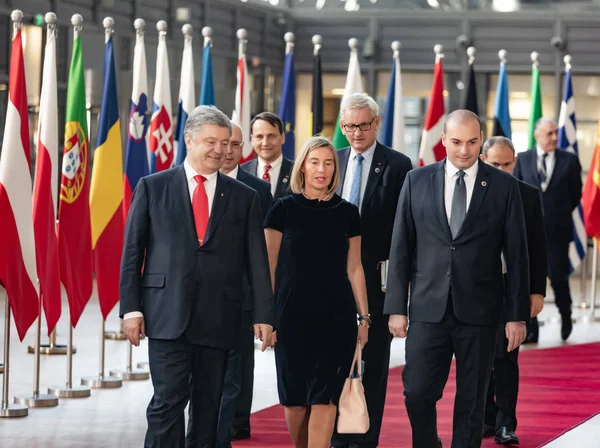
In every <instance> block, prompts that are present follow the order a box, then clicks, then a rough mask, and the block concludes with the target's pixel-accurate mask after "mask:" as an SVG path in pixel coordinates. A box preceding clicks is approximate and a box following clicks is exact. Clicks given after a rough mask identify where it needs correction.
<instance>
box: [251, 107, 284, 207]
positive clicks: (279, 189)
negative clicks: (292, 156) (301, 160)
mask: <svg viewBox="0 0 600 448" xmlns="http://www.w3.org/2000/svg"><path fill="white" fill-rule="evenodd" d="M250 139H251V140H252V148H253V149H254V152H256V155H257V156H258V157H257V158H255V159H252V160H250V161H249V162H246V163H244V164H243V165H241V167H242V169H243V170H244V171H246V172H248V173H250V174H252V175H254V176H256V177H258V178H260V179H262V180H264V181H266V182H269V183H270V184H271V195H272V196H273V199H278V198H280V197H282V196H286V195H288V194H290V193H289V185H290V175H291V172H292V166H293V165H294V162H292V161H291V160H289V159H286V158H285V157H284V156H283V153H282V147H283V144H284V143H285V130H284V129H283V121H281V118H279V117H278V116H277V115H275V114H274V113H272V112H261V113H260V114H258V115H257V116H256V117H254V119H253V120H252V122H251V123H250Z"/></svg>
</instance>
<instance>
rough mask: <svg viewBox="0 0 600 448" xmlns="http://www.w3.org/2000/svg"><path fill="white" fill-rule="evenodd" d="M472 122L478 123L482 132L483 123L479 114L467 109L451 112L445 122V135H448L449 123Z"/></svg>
mask: <svg viewBox="0 0 600 448" xmlns="http://www.w3.org/2000/svg"><path fill="white" fill-rule="evenodd" d="M471 121H475V122H477V123H478V124H479V130H480V131H481V122H480V121H479V117H478V116H477V114H474V113H473V112H471V111H470V110H466V109H457V110H455V111H454V112H450V113H449V114H448V116H447V117H446V121H445V122H444V134H445V133H446V127H447V125H448V124H449V123H457V124H468V123H470V122H471Z"/></svg>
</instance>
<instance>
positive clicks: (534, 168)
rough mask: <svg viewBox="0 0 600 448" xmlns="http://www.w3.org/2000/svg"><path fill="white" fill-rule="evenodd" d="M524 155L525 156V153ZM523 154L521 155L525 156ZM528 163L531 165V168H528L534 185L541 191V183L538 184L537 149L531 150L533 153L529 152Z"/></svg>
mask: <svg viewBox="0 0 600 448" xmlns="http://www.w3.org/2000/svg"><path fill="white" fill-rule="evenodd" d="M525 154H527V153H525ZM525 154H523V155H525ZM529 163H530V164H531V166H530V167H529V169H530V170H531V172H532V173H533V178H534V179H535V185H536V186H537V187H538V188H539V189H540V191H541V189H542V183H541V182H540V173H539V172H538V155H537V149H533V151H531V157H530V160H529Z"/></svg>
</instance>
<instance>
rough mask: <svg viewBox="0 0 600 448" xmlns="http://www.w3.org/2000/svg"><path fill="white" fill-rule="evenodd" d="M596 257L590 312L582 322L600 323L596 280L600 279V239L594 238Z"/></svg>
mask: <svg viewBox="0 0 600 448" xmlns="http://www.w3.org/2000/svg"><path fill="white" fill-rule="evenodd" d="M593 251H594V256H593V257H592V288H591V289H592V290H591V295H592V298H591V301H590V312H589V314H588V315H587V316H585V317H584V318H583V319H582V320H583V321H584V322H600V317H596V314H595V313H596V279H597V277H598V238H594V249H593Z"/></svg>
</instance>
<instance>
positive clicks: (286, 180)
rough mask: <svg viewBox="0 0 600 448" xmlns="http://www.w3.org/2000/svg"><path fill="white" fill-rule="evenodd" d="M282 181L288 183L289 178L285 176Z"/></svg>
mask: <svg viewBox="0 0 600 448" xmlns="http://www.w3.org/2000/svg"><path fill="white" fill-rule="evenodd" d="M282 182H283V183H284V184H287V183H288V178H287V176H286V177H284V178H283V180H282Z"/></svg>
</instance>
